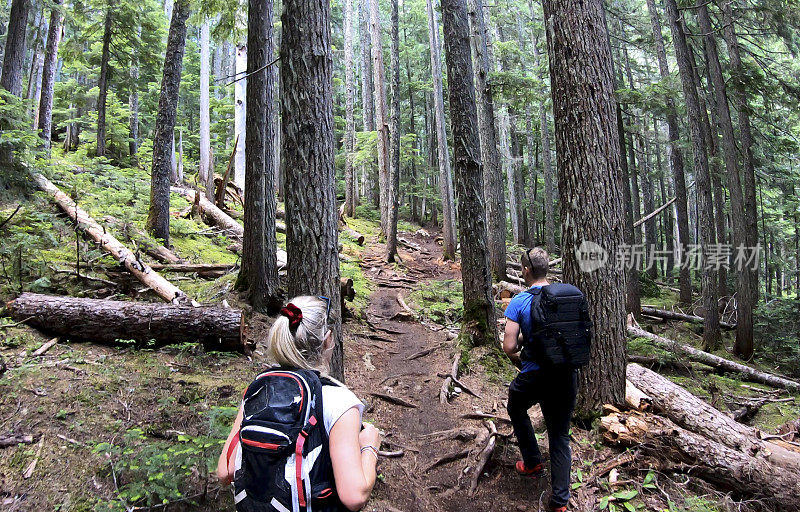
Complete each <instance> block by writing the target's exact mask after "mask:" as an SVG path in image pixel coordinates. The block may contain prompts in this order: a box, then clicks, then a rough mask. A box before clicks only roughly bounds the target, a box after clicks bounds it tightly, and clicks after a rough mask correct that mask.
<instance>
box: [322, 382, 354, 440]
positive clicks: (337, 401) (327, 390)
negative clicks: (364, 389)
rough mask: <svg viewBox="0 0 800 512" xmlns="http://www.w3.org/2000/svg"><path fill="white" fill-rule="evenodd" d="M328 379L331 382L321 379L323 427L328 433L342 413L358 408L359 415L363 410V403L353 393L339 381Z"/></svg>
mask: <svg viewBox="0 0 800 512" xmlns="http://www.w3.org/2000/svg"><path fill="white" fill-rule="evenodd" d="M326 380H327V379H326ZM330 380H331V381H332V382H331V383H326V382H325V381H323V386H322V410H323V414H324V416H325V429H326V430H327V431H328V432H329V433H330V431H331V428H333V425H334V424H335V423H336V421H337V420H338V419H339V418H340V417H341V416H342V414H344V413H345V412H347V411H348V410H350V409H351V408H353V407H355V408H356V409H358V412H359V415H361V414H363V412H364V404H363V403H362V402H361V400H359V399H358V397H357V396H356V394H355V393H353V392H352V391H351V390H350V389H348V388H347V386H345V385H344V384H342V383H341V382H338V381H336V380H334V379H330Z"/></svg>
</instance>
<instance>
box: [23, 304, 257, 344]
mask: <svg viewBox="0 0 800 512" xmlns="http://www.w3.org/2000/svg"><path fill="white" fill-rule="evenodd" d="M8 308H9V311H10V312H11V315H12V317H13V318H15V319H19V320H25V323H26V324H28V325H30V326H32V327H37V328H40V329H42V330H44V331H46V332H48V333H53V334H57V335H59V336H65V337H68V338H70V339H79V340H88V341H93V342H105V343H115V342H118V341H119V340H135V341H137V342H140V343H144V344H147V346H151V345H150V343H155V345H157V346H161V345H171V344H175V343H186V342H189V343H202V344H203V345H204V346H205V347H206V348H207V349H208V350H239V351H241V350H243V349H244V339H243V337H242V329H243V327H244V322H243V318H242V312H241V311H240V310H238V309H226V308H217V307H194V306H175V305H171V304H170V305H167V304H156V303H143V302H130V301H116V300H97V299H79V298H74V297H56V296H51V295H41V294H38V293H23V294H22V295H20V296H19V297H18V298H17V299H16V300H13V301H11V302H9V303H8Z"/></svg>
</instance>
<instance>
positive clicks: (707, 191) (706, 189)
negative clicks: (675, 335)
mask: <svg viewBox="0 0 800 512" xmlns="http://www.w3.org/2000/svg"><path fill="white" fill-rule="evenodd" d="M665 5H666V10H667V18H668V19H669V20H670V25H671V28H672V38H673V42H674V45H675V56H676V60H677V62H678V69H679V71H680V75H681V83H682V85H683V94H684V96H685V98H686V109H687V110H688V113H689V131H690V134H691V140H692V150H693V153H694V164H695V165H694V167H695V175H696V183H697V184H696V187H695V188H696V191H697V209H698V211H699V219H698V222H699V225H700V227H701V230H700V232H701V244H700V245H701V247H702V253H703V254H709V248H710V247H711V246H713V245H714V243H715V239H714V238H715V237H714V213H713V205H712V202H711V178H710V175H709V167H708V157H707V155H706V147H705V146H706V145H705V140H704V138H703V126H702V119H701V115H702V113H701V110H700V99H699V98H698V95H697V89H696V88H695V81H694V78H693V76H692V74H693V73H692V64H691V56H690V54H689V47H688V45H687V42H686V33H685V32H684V28H685V27H684V25H683V24H682V23H681V18H679V13H678V6H677V4H676V3H675V0H665ZM704 267H705V266H704ZM717 284H718V281H717V272H716V270H715V269H714V268H713V267H710V268H704V269H703V271H702V288H703V308H704V310H705V311H704V314H703V316H704V317H705V320H706V322H705V325H704V328H703V348H704V349H706V350H714V349H715V348H716V347H717V346H718V345H719V342H720V339H721V335H720V331H719V311H718V306H717V291H718V290H717Z"/></svg>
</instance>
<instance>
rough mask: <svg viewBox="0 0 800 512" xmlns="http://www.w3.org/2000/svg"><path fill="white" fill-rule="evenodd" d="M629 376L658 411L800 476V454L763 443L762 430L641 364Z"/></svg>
mask: <svg viewBox="0 0 800 512" xmlns="http://www.w3.org/2000/svg"><path fill="white" fill-rule="evenodd" d="M626 373H627V377H628V380H630V382H631V383H632V384H633V385H634V386H636V387H637V388H639V389H640V390H642V391H643V392H644V393H646V394H647V395H649V396H650V397H651V398H652V400H653V407H654V408H655V409H656V410H658V411H662V412H663V413H664V414H665V415H666V416H667V417H669V418H670V419H671V420H673V421H675V422H676V423H677V424H679V425H681V426H682V427H684V428H686V429H688V430H690V431H692V432H695V433H697V434H700V435H702V436H705V437H708V438H711V439H714V440H715V441H716V442H719V443H721V444H724V445H725V446H728V447H730V448H733V449H734V450H738V451H741V452H742V453H745V454H747V455H748V456H751V457H756V458H763V459H766V460H768V461H770V462H771V463H773V464H775V465H778V466H781V467H785V468H789V469H792V470H794V471H798V472H800V454H797V453H792V452H791V451H789V450H786V449H785V448H783V447H781V446H778V445H776V444H774V443H770V442H769V441H766V442H765V441H762V440H761V439H760V435H761V433H760V432H759V431H758V430H756V429H754V428H752V427H748V426H747V425H743V424H741V423H738V422H736V420H734V419H733V418H731V417H730V416H728V415H727V414H725V413H723V412H721V411H719V410H717V409H715V408H714V407H712V406H711V405H710V404H708V403H707V402H705V401H704V400H701V399H700V398H698V397H696V396H695V395H693V394H692V393H690V392H689V391H687V390H686V389H684V388H682V387H680V386H678V385H677V384H675V383H674V382H672V381H671V380H669V379H667V378H666V377H663V376H661V375H659V374H658V373H656V372H654V371H652V370H648V369H647V368H644V367H642V366H639V365H638V364H629V365H628V368H627V371H626Z"/></svg>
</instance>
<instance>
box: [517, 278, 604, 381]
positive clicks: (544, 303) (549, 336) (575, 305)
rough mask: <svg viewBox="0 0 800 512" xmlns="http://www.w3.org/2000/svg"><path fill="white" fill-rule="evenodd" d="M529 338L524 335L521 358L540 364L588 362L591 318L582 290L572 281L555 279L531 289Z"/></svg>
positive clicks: (557, 364)
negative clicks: (565, 281) (570, 282)
mask: <svg viewBox="0 0 800 512" xmlns="http://www.w3.org/2000/svg"><path fill="white" fill-rule="evenodd" d="M528 293H530V294H531V295H532V296H533V298H532V300H531V326H532V328H533V329H532V332H531V333H530V334H529V336H530V339H528V338H527V337H525V336H523V337H524V338H525V342H524V344H523V347H522V358H523V359H524V360H527V361H534V362H535V363H537V364H538V365H539V366H541V367H544V368H546V367H567V368H580V367H582V366H584V365H586V363H588V362H589V357H590V354H591V348H592V320H591V318H590V317H589V308H588V306H587V304H586V297H584V295H583V293H582V292H581V291H580V290H579V289H578V288H576V287H575V286H572V285H571V284H564V283H553V284H550V285H547V286H543V287H542V288H539V289H534V290H529V291H528Z"/></svg>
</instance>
